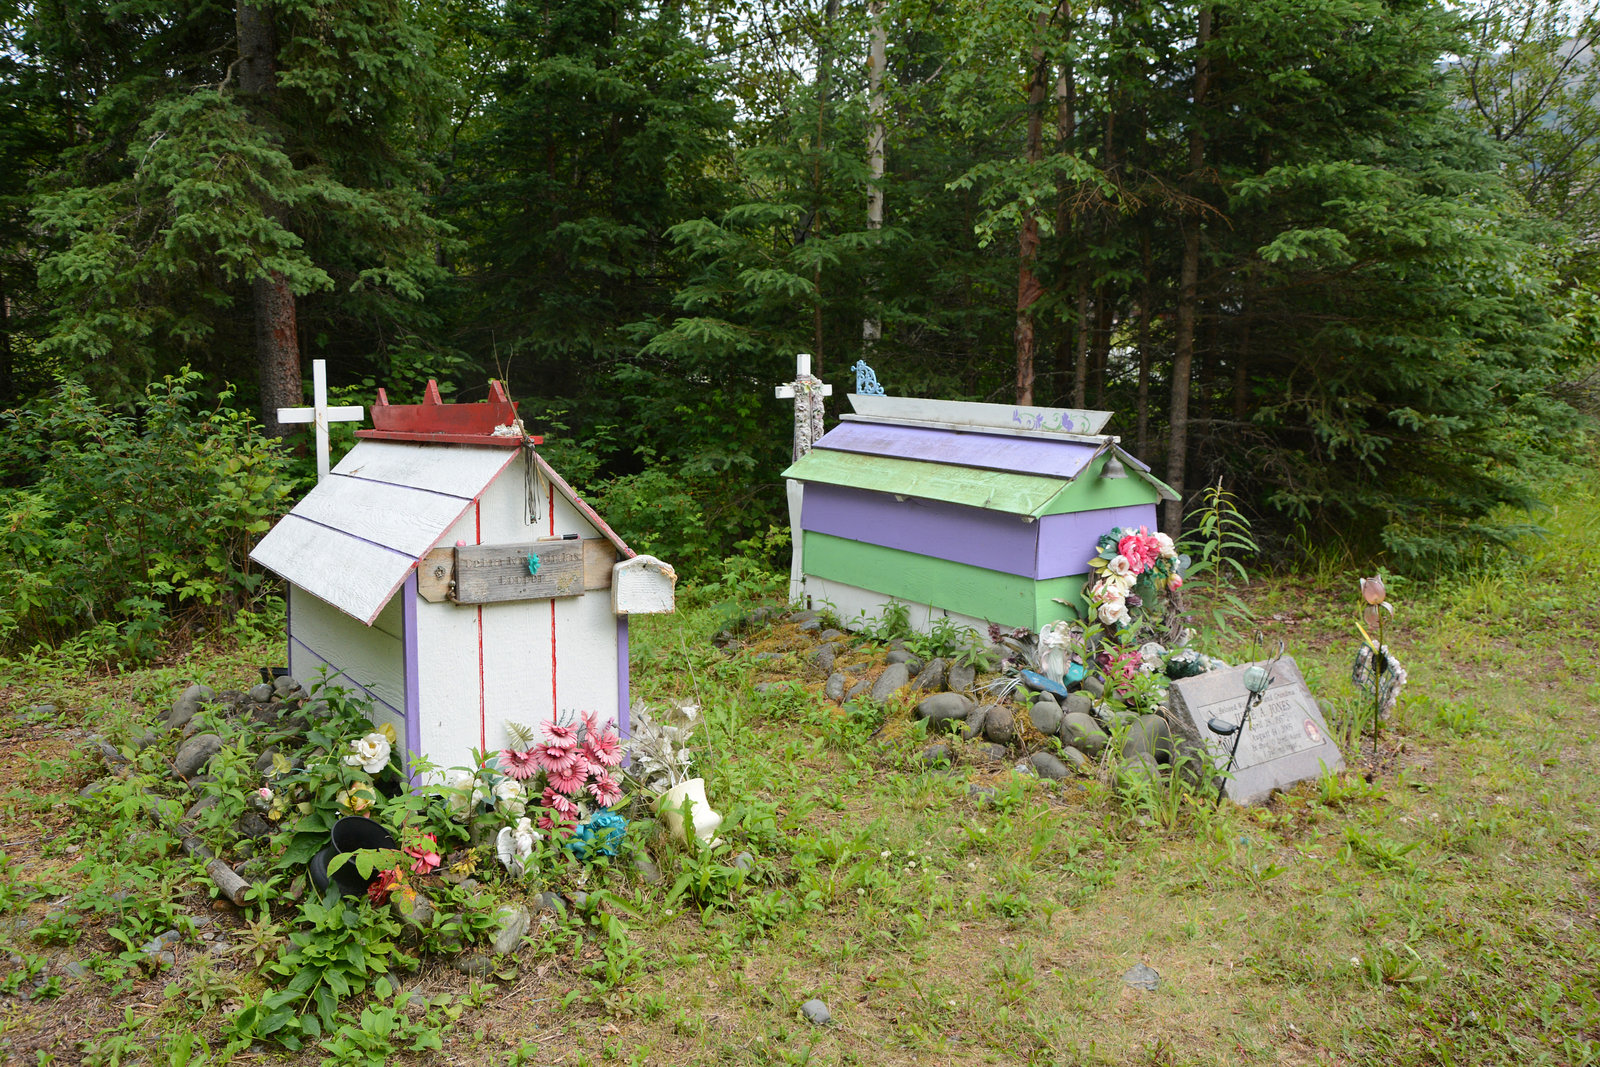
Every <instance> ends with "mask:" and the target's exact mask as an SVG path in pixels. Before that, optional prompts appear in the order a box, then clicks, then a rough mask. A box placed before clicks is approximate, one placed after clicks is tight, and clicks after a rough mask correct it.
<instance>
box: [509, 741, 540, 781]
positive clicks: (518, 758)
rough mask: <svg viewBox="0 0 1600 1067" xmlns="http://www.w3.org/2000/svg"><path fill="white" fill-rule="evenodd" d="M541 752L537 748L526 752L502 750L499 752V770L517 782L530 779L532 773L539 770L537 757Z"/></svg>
mask: <svg viewBox="0 0 1600 1067" xmlns="http://www.w3.org/2000/svg"><path fill="white" fill-rule="evenodd" d="M542 752H543V750H542V749H538V748H530V749H528V751H526V752H518V751H517V750H516V749H513V748H503V749H501V750H500V769H501V770H502V771H505V772H506V774H507V775H509V776H510V777H512V778H516V779H519V780H520V779H523V778H532V777H533V774H534V772H535V771H537V770H539V769H540V764H539V757H540V755H541V753H542Z"/></svg>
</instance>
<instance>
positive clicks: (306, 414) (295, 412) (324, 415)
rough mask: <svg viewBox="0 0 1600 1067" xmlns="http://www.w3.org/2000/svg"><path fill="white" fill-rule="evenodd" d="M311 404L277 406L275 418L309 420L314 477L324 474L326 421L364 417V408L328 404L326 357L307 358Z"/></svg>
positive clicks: (281, 419) (297, 420)
mask: <svg viewBox="0 0 1600 1067" xmlns="http://www.w3.org/2000/svg"><path fill="white" fill-rule="evenodd" d="M311 405H312V406H311V407H308V408H279V409H278V421H279V422H309V423H312V424H313V426H314V427H315V429H316V433H317V481H319V482H320V481H322V480H324V479H325V478H327V477H328V423H330V422H360V421H361V420H362V419H364V418H366V414H367V413H366V409H364V408H359V407H354V406H352V407H342V408H330V407H329V406H328V361H327V360H325V359H314V360H312V361H311Z"/></svg>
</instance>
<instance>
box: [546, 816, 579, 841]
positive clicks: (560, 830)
mask: <svg viewBox="0 0 1600 1067" xmlns="http://www.w3.org/2000/svg"><path fill="white" fill-rule="evenodd" d="M572 825H573V824H572V823H570V822H568V821H567V820H566V819H561V820H560V821H557V820H556V819H552V818H551V817H550V816H548V815H541V816H539V829H541V830H548V831H550V832H552V833H557V834H561V835H562V836H563V837H565V836H566V835H567V834H570V833H572Z"/></svg>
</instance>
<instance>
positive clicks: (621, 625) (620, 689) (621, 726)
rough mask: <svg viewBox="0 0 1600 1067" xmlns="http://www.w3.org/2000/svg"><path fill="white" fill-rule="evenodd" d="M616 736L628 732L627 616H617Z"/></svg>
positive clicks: (623, 735) (624, 736)
mask: <svg viewBox="0 0 1600 1067" xmlns="http://www.w3.org/2000/svg"><path fill="white" fill-rule="evenodd" d="M617 736H618V737H620V738H622V739H623V740H627V739H628V738H629V737H630V736H632V735H631V734H629V733H628V617H627V616H626V615H618V616H617Z"/></svg>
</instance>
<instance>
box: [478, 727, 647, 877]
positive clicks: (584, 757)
mask: <svg viewBox="0 0 1600 1067" xmlns="http://www.w3.org/2000/svg"><path fill="white" fill-rule="evenodd" d="M506 732H507V733H508V734H509V735H510V739H511V743H510V744H509V745H508V746H507V747H505V748H503V749H501V750H500V752H499V753H498V754H497V755H496V757H495V763H496V765H497V767H498V769H499V771H500V772H501V774H502V777H501V778H499V779H498V780H497V781H495V782H493V783H492V784H491V785H490V788H489V790H488V795H489V796H492V797H493V798H494V802H495V810H496V812H497V813H498V814H499V815H500V816H501V818H502V821H503V822H504V823H505V825H503V826H502V827H501V828H500V831H499V833H498V834H497V835H496V837H495V853H496V855H497V856H498V857H499V859H500V862H501V864H502V865H503V866H505V868H506V869H507V870H508V871H511V872H512V874H513V875H520V874H522V873H523V872H524V871H525V870H526V868H527V865H528V860H529V858H530V857H531V856H532V854H533V849H534V845H535V844H536V843H537V842H538V841H540V840H542V839H543V837H544V835H546V834H548V835H550V836H551V838H552V839H554V840H559V841H561V842H562V844H563V845H564V846H565V847H566V849H567V850H568V851H569V852H571V853H572V854H573V855H575V856H577V857H578V858H579V859H593V858H596V857H598V856H615V855H616V854H617V850H618V849H619V848H620V847H621V844H622V838H623V834H624V833H625V832H626V829H627V825H628V824H627V820H626V819H625V818H623V817H622V816H621V815H620V814H618V813H616V812H614V811H611V810H610V808H611V806H612V805H613V804H615V803H616V802H617V801H619V800H621V799H622V786H621V783H619V782H618V781H617V774H618V768H619V767H620V765H621V763H622V759H623V752H622V743H621V740H620V739H619V738H618V737H617V732H616V727H615V726H614V725H613V724H611V723H605V724H604V725H602V724H601V723H600V722H599V721H598V719H597V718H596V717H595V715H594V714H593V713H591V712H583V713H582V714H581V716H580V717H579V719H578V721H577V722H575V723H561V722H548V723H545V724H544V725H543V726H542V727H541V728H540V730H539V731H538V732H537V733H536V732H535V731H534V730H533V729H531V728H529V727H527V726H523V725H522V724H520V723H507V724H506ZM530 806H532V807H534V808H536V809H537V810H538V812H539V814H538V815H537V817H536V818H535V817H533V816H530V815H529V814H528V809H529V807H530Z"/></svg>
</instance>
